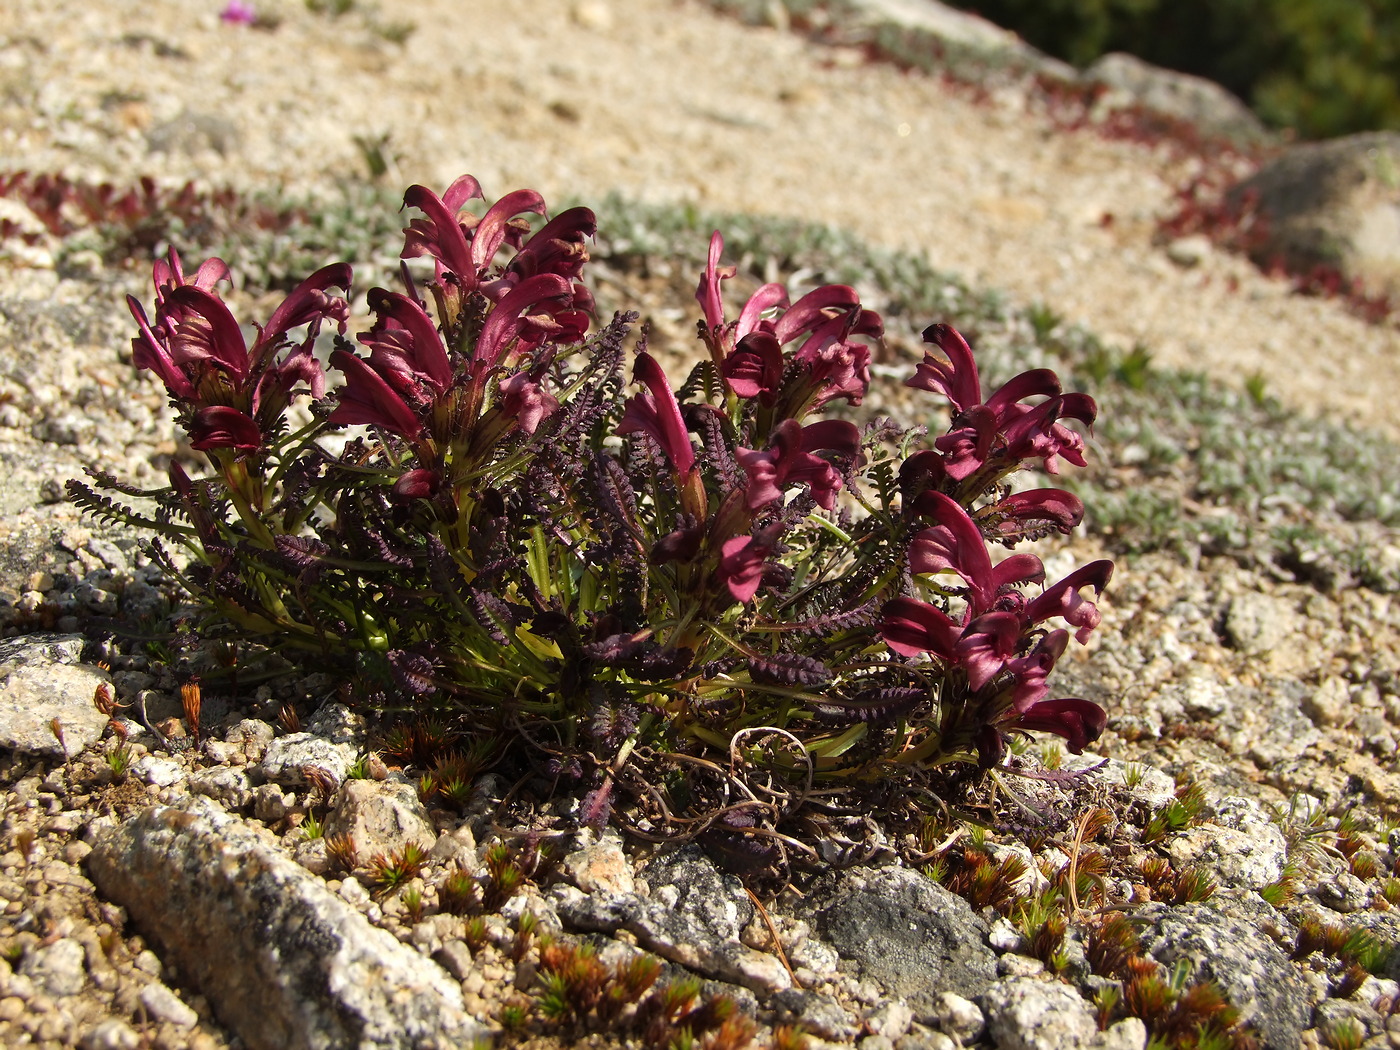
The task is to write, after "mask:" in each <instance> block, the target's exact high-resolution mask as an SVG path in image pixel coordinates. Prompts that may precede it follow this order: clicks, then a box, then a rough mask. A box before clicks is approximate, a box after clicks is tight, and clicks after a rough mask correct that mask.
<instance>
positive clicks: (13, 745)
mask: <svg viewBox="0 0 1400 1050" xmlns="http://www.w3.org/2000/svg"><path fill="white" fill-rule="evenodd" d="M82 651H83V639H82V637H81V636H79V635H54V634H33V635H23V636H20V637H17V638H7V639H5V640H4V641H0V747H3V748H9V749H10V750H12V751H19V752H22V753H24V754H31V755H47V756H49V757H52V758H63V757H64V754H65V749H66V753H67V755H69V756H72V755H76V754H78V753H79V752H81V751H83V750H85V749H86V748H89V747H91V746H92V745H93V744H95V743H97V741H98V740H100V739H101V738H102V731H103V729H104V728H106V725H107V716H106V715H104V714H103V713H102V712H101V711H99V710H97V708H96V707H94V706H93V703H92V696H93V693H94V692H96V690H97V687H98V686H99V685H103V684H105V683H108V682H110V678H109V677H108V675H107V673H106V672H105V671H102V670H99V669H98V668H96V667H88V666H86V665H84V664H80V663H78V659H79V657H80V656H81V654H82ZM55 720H57V722H58V723H59V725H60V726H61V727H62V729H63V743H62V744H60V743H59V741H58V738H57V737H56V736H55V735H54V731H53V723H54V721H55Z"/></svg>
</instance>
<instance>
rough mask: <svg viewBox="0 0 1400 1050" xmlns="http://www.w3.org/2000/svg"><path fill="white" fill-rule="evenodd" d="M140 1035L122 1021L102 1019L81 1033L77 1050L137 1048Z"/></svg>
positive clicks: (139, 1043)
mask: <svg viewBox="0 0 1400 1050" xmlns="http://www.w3.org/2000/svg"><path fill="white" fill-rule="evenodd" d="M140 1045H141V1037H140V1036H139V1035H137V1034H136V1032H135V1031H133V1030H132V1028H131V1026H130V1025H128V1024H127V1023H126V1022H124V1021H116V1020H111V1021H102V1022H100V1023H99V1024H97V1025H96V1026H95V1027H93V1028H90V1029H88V1030H87V1031H86V1032H84V1033H83V1036H82V1038H80V1039H79V1040H78V1050H137V1047H139V1046H140Z"/></svg>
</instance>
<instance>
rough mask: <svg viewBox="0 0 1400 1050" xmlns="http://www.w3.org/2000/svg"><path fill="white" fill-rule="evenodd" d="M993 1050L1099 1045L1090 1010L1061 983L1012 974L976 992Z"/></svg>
mask: <svg viewBox="0 0 1400 1050" xmlns="http://www.w3.org/2000/svg"><path fill="white" fill-rule="evenodd" d="M982 1001H983V1003H984V1004H985V1006H986V1010H987V1014H988V1018H989V1020H988V1022H987V1028H988V1031H989V1032H990V1033H991V1036H992V1040H993V1041H994V1042H995V1044H996V1045H997V1047H998V1048H999V1050H1072V1048H1075V1047H1092V1046H1096V1045H1098V1044H1099V1041H1100V1038H1099V1026H1098V1022H1097V1021H1096V1020H1095V1018H1094V1011H1093V1010H1092V1009H1091V1008H1090V1006H1089V1004H1088V1003H1087V1002H1085V1001H1084V999H1083V998H1081V997H1080V995H1079V993H1078V992H1077V991H1075V990H1074V989H1073V988H1071V987H1070V986H1069V985H1067V984H1060V983H1058V982H1051V981H1042V980H1037V979H1036V978H1034V977H1013V978H1010V979H1009V980H1005V981H998V982H997V983H996V984H994V985H992V986H991V987H990V988H988V989H987V991H986V994H985V995H984V996H983V997H982Z"/></svg>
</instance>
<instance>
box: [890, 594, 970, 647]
mask: <svg viewBox="0 0 1400 1050" xmlns="http://www.w3.org/2000/svg"><path fill="white" fill-rule="evenodd" d="M962 631H963V625H962V624H960V623H959V622H958V621H957V620H954V619H953V618H952V617H951V616H949V615H948V614H947V613H945V612H944V611H943V610H942V609H940V608H938V607H937V606H936V605H930V604H929V603H928V602H921V601H919V599H917V598H894V599H891V600H890V601H888V602H886V603H885V607H884V608H883V609H882V610H881V622H880V637H881V638H883V639H884V640H885V644H886V645H888V646H889V647H890V648H891V649H893V650H894V651H895V652H897V653H899V655H901V656H919V655H920V654H922V653H932V654H933V655H935V656H938V657H941V658H942V659H944V660H947V661H950V662H951V661H954V660H956V659H957V646H958V639H959V638H961V637H962Z"/></svg>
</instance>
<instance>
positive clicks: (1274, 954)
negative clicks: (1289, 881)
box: [1136, 893, 1308, 1050]
mask: <svg viewBox="0 0 1400 1050" xmlns="http://www.w3.org/2000/svg"><path fill="white" fill-rule="evenodd" d="M1271 911H1272V910H1271V909H1270V908H1269V906H1268V905H1267V904H1265V903H1264V902H1263V901H1262V900H1260V899H1259V898H1258V896H1257V895H1255V894H1250V893H1245V894H1241V895H1239V896H1237V897H1236V896H1231V895H1227V894H1219V895H1217V896H1216V897H1213V898H1212V899H1211V900H1209V901H1206V902H1203V903H1200V904H1185V905H1181V906H1180V907H1168V906H1165V905H1160V904H1152V905H1147V906H1146V907H1144V908H1143V909H1142V910H1141V911H1139V912H1138V913H1137V916H1136V917H1137V918H1138V919H1139V920H1140V921H1141V922H1142V923H1143V924H1144V928H1143V930H1142V934H1141V941H1142V947H1143V950H1144V951H1145V952H1146V953H1147V954H1149V955H1151V956H1152V957H1153V958H1154V959H1156V960H1157V961H1158V962H1160V963H1162V964H1163V965H1164V966H1166V967H1167V968H1168V969H1172V968H1174V967H1176V966H1177V965H1178V964H1179V963H1180V962H1182V961H1183V960H1184V961H1185V962H1186V963H1187V964H1189V965H1190V966H1191V968H1192V979H1193V980H1196V981H1203V980H1209V981H1215V982H1216V983H1217V984H1218V985H1219V986H1220V987H1221V989H1222V990H1223V991H1224V993H1225V996H1226V998H1227V999H1228V1000H1229V1001H1230V1002H1231V1004H1233V1005H1234V1006H1235V1007H1237V1008H1238V1009H1239V1011H1240V1019H1241V1020H1242V1021H1246V1022H1248V1023H1249V1024H1252V1025H1253V1026H1254V1027H1255V1028H1256V1029H1257V1030H1258V1032H1259V1034H1260V1037H1261V1039H1262V1042H1263V1045H1264V1047H1265V1048H1266V1050H1296V1048H1297V1047H1298V1045H1299V1040H1300V1039H1301V1033H1302V1031H1303V1029H1304V1028H1305V1027H1306V1023H1307V1019H1308V1006H1307V991H1306V988H1305V986H1304V984H1303V981H1302V978H1301V977H1300V976H1299V974H1298V971H1297V969H1296V968H1295V967H1294V966H1293V964H1292V963H1291V962H1290V961H1289V959H1288V956H1287V955H1285V954H1284V953H1283V951H1282V950H1281V949H1280V948H1279V947H1278V946H1277V945H1276V944H1275V943H1274V942H1273V940H1272V939H1270V938H1269V936H1268V935H1267V934H1266V933H1264V931H1263V930H1262V929H1261V928H1260V924H1259V923H1260V921H1261V920H1264V919H1266V918H1268V919H1270V920H1271V919H1272V915H1271Z"/></svg>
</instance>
